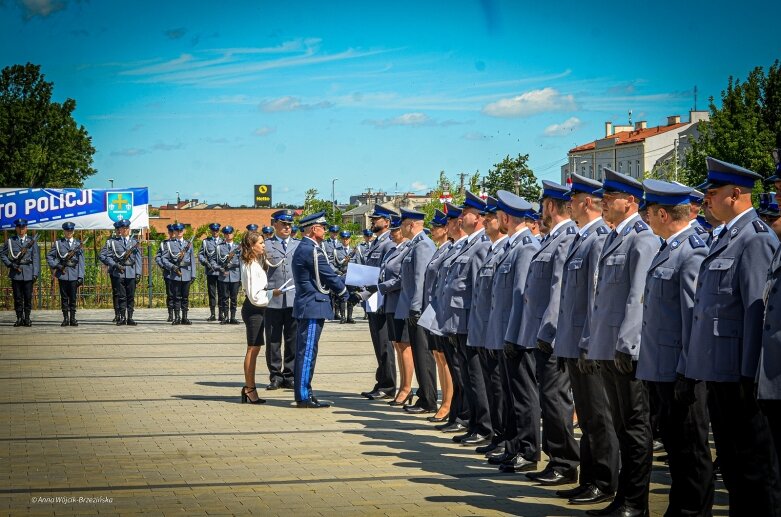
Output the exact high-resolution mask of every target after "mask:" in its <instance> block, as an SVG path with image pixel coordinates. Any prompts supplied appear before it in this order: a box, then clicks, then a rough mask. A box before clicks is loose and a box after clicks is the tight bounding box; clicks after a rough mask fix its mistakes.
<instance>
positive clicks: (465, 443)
mask: <svg viewBox="0 0 781 517" xmlns="http://www.w3.org/2000/svg"><path fill="white" fill-rule="evenodd" d="M484 443H491V436H490V435H488V434H480V433H472V434H471V435H469V436H467V437H466V438H464V439H463V440H461V446H462V447H474V446H475V445H483V444H484Z"/></svg>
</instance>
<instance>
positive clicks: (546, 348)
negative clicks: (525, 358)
mask: <svg viewBox="0 0 781 517" xmlns="http://www.w3.org/2000/svg"><path fill="white" fill-rule="evenodd" d="M537 350H539V351H540V352H542V353H543V354H548V355H550V354H552V353H553V346H552V345H551V344H550V343H548V342H547V341H543V340H542V339H538V340H537Z"/></svg>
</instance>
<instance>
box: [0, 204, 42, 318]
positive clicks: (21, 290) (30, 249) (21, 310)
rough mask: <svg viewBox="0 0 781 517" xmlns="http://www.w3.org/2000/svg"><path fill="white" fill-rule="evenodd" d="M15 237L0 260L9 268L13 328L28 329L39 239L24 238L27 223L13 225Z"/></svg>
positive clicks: (38, 268) (37, 270)
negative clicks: (23, 327) (12, 303)
mask: <svg viewBox="0 0 781 517" xmlns="http://www.w3.org/2000/svg"><path fill="white" fill-rule="evenodd" d="M14 227H15V229H16V234H15V235H12V236H11V238H9V239H8V240H7V241H6V243H5V246H3V249H2V251H0V260H2V261H3V264H5V265H6V267H7V268H8V277H9V278H10V279H11V287H12V288H13V293H14V311H15V312H16V322H15V323H14V327H21V326H25V327H31V326H32V322H31V321H30V312H32V310H33V284H34V283H35V281H36V280H38V276H40V274H41V256H40V253H39V251H38V243H37V242H36V241H37V240H38V239H37V237H36V238H30V236H28V235H27V220H26V219H17V220H16V221H14Z"/></svg>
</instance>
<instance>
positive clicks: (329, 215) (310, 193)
mask: <svg viewBox="0 0 781 517" xmlns="http://www.w3.org/2000/svg"><path fill="white" fill-rule="evenodd" d="M317 194H318V191H317V189H316V188H310V189H308V190H307V191H306V192H305V193H304V211H303V214H302V215H309V214H314V213H316V212H321V211H322V212H325V218H326V219H327V220H328V223H329V224H337V225H339V226H344V225H343V224H342V211H341V210H339V209H338V208H336V209H335V210H334V205H333V203H332V202H331V201H330V200H325V199H319V198H318V197H317ZM355 226H356V227H357V226H358V225H355Z"/></svg>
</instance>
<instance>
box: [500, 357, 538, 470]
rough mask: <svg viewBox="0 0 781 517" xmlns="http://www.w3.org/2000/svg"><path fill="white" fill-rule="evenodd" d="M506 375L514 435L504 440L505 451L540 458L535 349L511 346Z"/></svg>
mask: <svg viewBox="0 0 781 517" xmlns="http://www.w3.org/2000/svg"><path fill="white" fill-rule="evenodd" d="M505 366H506V368H505V375H506V376H507V384H508V386H509V388H510V397H511V398H510V400H509V402H508V404H507V407H508V417H507V421H508V423H510V422H512V423H513V425H514V426H515V427H514V429H513V428H512V427H510V426H509V425H508V430H514V433H508V434H514V435H513V436H510V437H509V440H508V441H507V442H506V445H505V446H506V447H507V452H509V453H511V454H520V455H521V456H523V457H524V458H525V459H526V460H528V461H539V460H540V417H541V410H540V394H539V391H537V371H536V366H535V357H534V349H532V348H523V347H519V346H513V351H512V352H511V353H510V354H508V353H507V352H505Z"/></svg>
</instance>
